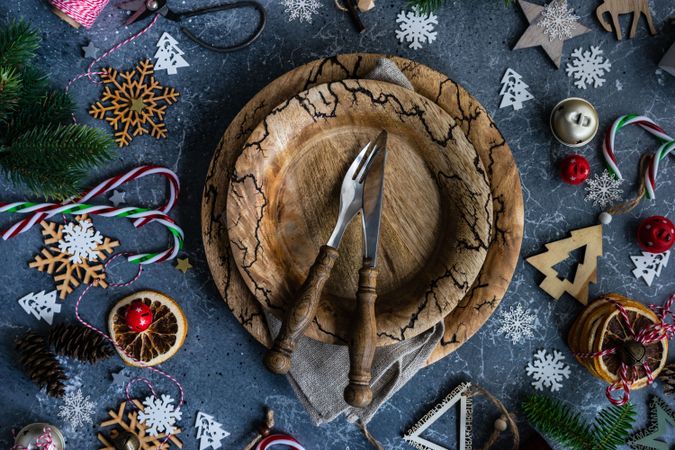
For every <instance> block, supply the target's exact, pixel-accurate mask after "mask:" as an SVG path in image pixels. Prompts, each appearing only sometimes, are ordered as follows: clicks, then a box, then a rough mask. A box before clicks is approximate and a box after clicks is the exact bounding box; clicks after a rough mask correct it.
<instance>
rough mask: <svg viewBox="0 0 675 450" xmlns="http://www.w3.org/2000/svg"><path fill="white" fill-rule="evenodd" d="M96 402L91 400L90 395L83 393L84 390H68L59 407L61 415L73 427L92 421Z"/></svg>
mask: <svg viewBox="0 0 675 450" xmlns="http://www.w3.org/2000/svg"><path fill="white" fill-rule="evenodd" d="M95 406H96V405H95V404H94V402H90V401H89V396H88V395H87V396H86V397H85V396H84V395H82V390H81V389H78V390H76V391H71V392H66V395H65V397H64V398H63V405H62V406H61V407H60V408H59V417H61V418H62V419H63V420H65V421H66V422H68V424H70V426H71V427H73V428H79V427H80V426H81V425H84V424H87V423H92V422H93V420H92V415H93V414H94V407H95Z"/></svg>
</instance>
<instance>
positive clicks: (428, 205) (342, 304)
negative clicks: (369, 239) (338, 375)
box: [227, 80, 492, 345]
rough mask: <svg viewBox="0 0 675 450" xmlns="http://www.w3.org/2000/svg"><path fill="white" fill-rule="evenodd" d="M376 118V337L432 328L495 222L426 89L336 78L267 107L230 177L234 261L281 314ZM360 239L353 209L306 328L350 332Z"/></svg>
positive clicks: (314, 332)
mask: <svg viewBox="0 0 675 450" xmlns="http://www.w3.org/2000/svg"><path fill="white" fill-rule="evenodd" d="M383 129H385V130H387V132H388V138H387V147H388V150H389V151H388V158H387V165H386V169H385V180H386V182H385V187H384V208H383V211H382V226H381V238H380V246H379V249H378V255H379V257H378V262H379V264H378V269H379V276H378V282H377V285H378V301H377V303H376V319H377V334H378V337H379V339H378V340H379V342H380V344H382V345H384V344H389V343H391V342H396V341H402V340H404V339H407V338H410V337H413V336H415V335H417V334H419V333H421V332H423V331H425V330H427V329H429V328H430V327H432V326H433V325H434V324H436V323H438V321H439V320H442V319H443V317H444V316H445V315H446V314H447V313H448V312H450V311H452V309H454V307H455V306H456V305H457V303H458V302H459V300H461V299H462V298H463V297H464V295H465V294H466V292H467V291H468V290H469V289H470V288H471V285H472V284H473V281H474V280H475V278H476V276H477V275H478V272H479V270H480V269H481V267H482V265H483V261H484V260H485V255H486V253H487V249H488V245H489V242H490V235H491V224H492V207H491V205H492V198H491V195H490V187H489V185H488V182H489V181H488V179H487V177H486V175H485V170H484V168H483V164H482V162H481V160H480V158H479V157H478V155H477V154H476V151H475V149H474V148H473V146H472V145H471V144H470V143H469V141H468V140H467V139H466V136H465V135H464V132H463V131H462V130H461V129H460V128H459V127H458V126H457V125H456V123H455V121H454V119H452V117H450V116H449V115H448V114H447V113H446V112H445V111H443V109H441V108H440V107H438V106H437V105H436V104H435V103H434V102H432V101H431V100H428V99H426V98H424V97H422V96H420V95H418V94H416V93H415V92H413V91H410V90H408V89H404V88H402V87H399V86H394V85H391V84H389V83H383V82H379V81H373V80H344V81H338V82H334V83H328V84H323V85H319V86H316V87H313V88H311V89H309V90H307V91H304V92H301V93H299V94H297V95H295V96H294V97H291V98H290V99H289V100H287V101H286V102H284V103H282V104H281V105H279V106H278V107H276V108H274V110H272V112H271V113H270V114H269V115H268V116H267V117H266V118H265V119H263V121H262V122H261V123H260V124H259V125H258V126H257V127H256V128H255V129H254V130H253V132H252V133H251V135H250V137H249V139H248V141H247V142H246V143H245V144H244V146H243V151H242V154H241V156H240V157H239V159H238V160H237V162H236V164H235V168H234V172H233V176H232V178H231V180H230V190H229V198H228V200H227V219H228V230H229V239H230V243H231V250H232V254H233V256H234V261H235V264H236V265H237V267H238V269H239V272H240V274H241V275H242V277H243V279H244V282H245V283H246V284H247V285H248V287H249V290H250V291H251V292H253V294H254V295H255V296H256V298H257V299H258V301H259V302H260V303H261V304H262V305H263V306H264V307H266V308H268V309H269V310H270V311H271V312H272V313H273V314H275V315H276V316H277V317H278V318H279V319H283V318H284V315H285V314H284V311H286V310H287V309H288V308H289V307H290V305H291V304H293V303H294V302H295V301H296V300H297V297H296V295H297V293H298V292H299V289H300V286H301V285H302V283H303V282H304V280H305V278H306V277H307V273H308V271H309V268H310V265H311V263H312V262H313V261H314V259H315V257H316V253H317V252H318V249H319V248H320V247H321V245H323V244H324V243H325V242H326V240H327V239H328V236H330V234H331V231H332V229H333V227H334V226H335V223H336V220H337V213H338V209H339V196H340V186H341V181H342V177H343V176H344V174H345V172H346V171H347V168H348V167H349V165H350V164H351V162H352V160H353V158H354V156H355V155H356V153H358V151H359V150H360V149H361V148H363V147H364V146H365V144H366V143H367V142H368V141H369V140H372V139H374V137H375V136H377V135H378V134H379V132H380V131H381V130H383ZM362 240H363V239H362V232H361V224H360V220H359V219H356V220H354V221H352V223H351V224H350V225H349V226H348V227H347V230H346V232H345V235H344V238H343V240H342V244H341V245H340V248H339V251H340V257H339V258H338V260H337V262H336V263H335V267H334V268H333V270H332V273H331V276H330V278H329V279H328V281H327V283H326V285H325V287H324V289H323V291H322V295H321V297H320V302H319V305H318V309H317V311H316V322H315V324H314V325H310V330H309V331H308V333H309V334H310V335H311V336H317V337H319V336H320V334H319V333H324V334H325V333H326V332H327V333H329V334H330V335H331V336H336V343H341V342H347V341H348V340H349V336H350V333H351V324H352V322H353V318H354V310H355V296H356V291H357V290H358V273H359V268H360V267H361V265H362V258H363V250H362V248H363V244H362ZM316 323H319V324H321V329H322V330H324V331H323V332H321V331H319V330H318V329H317V327H316Z"/></svg>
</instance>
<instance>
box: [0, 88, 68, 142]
mask: <svg viewBox="0 0 675 450" xmlns="http://www.w3.org/2000/svg"><path fill="white" fill-rule="evenodd" d="M21 100H22V101H21V102H20V103H19V109H18V111H16V113H15V114H13V115H12V116H11V118H10V120H8V121H7V124H6V126H5V127H2V126H0V142H5V143H8V142H12V141H13V140H14V139H16V138H18V137H19V136H21V135H22V134H24V133H26V132H27V131H29V130H31V129H33V128H38V127H46V126H49V125H59V124H65V123H68V122H71V121H72V113H73V109H74V106H75V105H74V104H73V101H72V99H71V98H70V96H69V95H68V94H67V93H66V92H64V91H47V92H46V93H43V94H42V95H41V96H40V97H37V98H35V99H31V100H32V102H28V101H26V99H25V98H22V99H21Z"/></svg>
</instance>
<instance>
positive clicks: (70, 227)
mask: <svg viewBox="0 0 675 450" xmlns="http://www.w3.org/2000/svg"><path fill="white" fill-rule="evenodd" d="M102 243H103V236H102V235H101V233H99V232H98V231H96V230H95V229H94V225H92V223H91V221H89V220H81V221H79V222H77V223H76V222H69V223H68V224H66V225H65V226H64V227H63V237H62V238H61V240H60V241H59V250H60V251H61V252H62V253H65V254H66V255H70V262H72V263H73V264H82V263H83V262H84V261H85V260H86V261H96V260H97V259H98V251H97V250H96V249H97V247H98V246H99V245H100V244H102Z"/></svg>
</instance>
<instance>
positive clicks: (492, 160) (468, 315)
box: [202, 53, 523, 364]
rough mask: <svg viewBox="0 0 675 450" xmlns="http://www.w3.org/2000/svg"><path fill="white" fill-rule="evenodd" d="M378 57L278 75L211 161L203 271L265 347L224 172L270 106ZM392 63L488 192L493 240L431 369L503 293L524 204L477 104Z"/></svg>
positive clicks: (498, 139) (329, 61) (356, 72)
mask: <svg viewBox="0 0 675 450" xmlns="http://www.w3.org/2000/svg"><path fill="white" fill-rule="evenodd" d="M380 57H382V55H376V54H363V53H360V54H348V55H340V56H336V57H332V58H325V59H318V60H315V61H312V62H309V63H307V64H305V65H303V66H300V67H297V68H295V69H293V70H291V71H290V72H288V73H286V74H284V75H282V76H281V77H279V78H277V79H276V80H274V81H272V82H271V83H270V84H268V85H267V86H266V87H265V88H263V89H262V90H261V91H260V92H258V93H257V94H256V95H255V96H254V97H253V98H252V99H251V100H250V101H249V102H248V103H247V104H246V105H245V106H244V108H243V109H242V110H241V111H240V112H239V114H237V116H236V117H235V118H234V120H233V121H232V122H231V123H230V125H229V126H228V128H227V130H226V131H225V134H224V135H223V138H222V139H221V141H220V144H219V145H218V147H217V148H216V150H215V153H214V155H213V159H212V161H211V167H210V168H209V172H208V175H207V179H206V184H205V186H204V194H203V198H202V238H203V241H204V248H205V250H206V256H207V259H208V262H209V267H210V269H211V274H212V275H213V279H214V281H215V283H216V286H217V287H218V289H219V290H220V293H221V295H222V296H223V299H224V300H225V302H226V303H227V305H228V307H229V308H230V310H231V311H232V314H234V316H235V317H236V318H237V320H238V321H239V322H240V323H241V324H242V325H243V326H244V328H245V329H246V330H247V331H248V332H249V333H251V335H252V336H253V337H254V338H255V339H256V340H258V341H259V342H260V343H262V344H263V345H265V346H267V347H269V346H270V345H271V337H270V334H269V330H268V328H267V324H266V322H265V319H264V317H263V314H262V307H261V306H260V304H259V303H258V302H257V300H256V299H255V297H253V295H252V294H251V293H250V291H249V290H248V287H247V286H246V283H244V280H243V279H242V277H241V276H240V275H239V272H238V271H237V269H236V266H235V264H234V261H233V258H232V256H231V254H230V240H229V237H228V233H227V223H226V207H227V193H228V186H229V179H230V175H231V170H232V168H233V167H234V163H235V161H236V159H237V157H238V156H239V153H240V152H241V148H242V146H243V144H244V142H246V140H247V139H248V137H249V135H250V133H251V131H252V130H253V128H254V127H255V126H256V125H258V123H260V121H261V120H262V119H263V118H265V116H267V115H268V114H269V113H270V112H271V111H272V109H273V108H274V107H275V106H276V105H278V104H280V103H281V102H283V101H284V100H286V99H288V98H289V97H292V96H294V95H296V94H297V93H299V92H301V91H303V90H305V89H307V88H309V87H311V86H314V85H317V84H322V83H326V82H330V81H338V80H343V79H347V78H359V77H363V76H364V75H365V74H367V73H368V72H369V71H371V70H372V69H373V67H374V66H375V63H376V61H377V59H378V58H380ZM391 59H392V60H393V61H394V62H396V64H397V65H398V66H399V68H400V69H401V70H402V71H403V73H405V75H406V76H407V77H408V79H409V80H410V81H411V82H412V84H413V86H414V87H415V91H416V92H417V93H418V94H421V95H423V96H425V97H426V98H428V99H430V100H433V101H434V102H435V103H436V104H438V105H439V106H440V107H441V108H443V109H444V110H445V111H446V112H447V113H449V114H450V115H451V116H452V117H453V118H454V119H455V121H456V122H457V123H458V124H459V126H460V127H461V128H462V130H463V131H464V132H465V134H466V135H467V138H468V139H469V141H470V142H471V143H472V144H473V146H474V148H475V149H476V151H477V152H478V155H479V156H480V158H481V160H482V161H483V165H484V166H485V169H486V171H487V173H488V177H489V179H490V186H491V190H492V199H493V211H494V217H493V232H494V237H493V239H492V241H491V243H490V247H489V250H488V254H487V257H486V259H485V262H484V264H483V268H482V269H481V271H480V273H479V275H478V278H477V279H476V281H475V282H474V284H473V286H472V288H471V290H470V291H469V293H468V294H467V295H466V296H465V297H464V299H463V300H462V301H461V302H460V303H459V304H458V305H457V307H456V308H455V309H454V310H453V311H452V312H451V313H450V314H449V315H448V316H446V318H445V320H444V322H445V336H444V337H443V339H442V340H441V342H440V343H439V345H438V346H437V348H436V350H435V351H434V352H433V354H432V355H431V357H430V359H429V363H430V364H431V363H433V362H435V361H438V360H439V359H441V358H443V357H444V356H446V355H448V354H450V353H452V352H453V351H454V350H456V349H457V348H459V347H460V346H461V345H462V344H463V343H465V342H466V341H467V340H468V339H469V338H470V337H471V336H473V334H474V333H475V332H476V331H477V330H478V329H479V328H480V327H481V326H482V325H483V323H485V321H486V320H487V319H488V318H489V317H490V315H491V314H492V312H493V311H494V310H495V308H497V306H498V305H499V302H500V301H501V299H502V298H503V296H504V294H505V293H506V290H507V288H508V286H509V283H510V281H511V277H512V276H513V272H514V270H515V267H516V263H517V260H518V255H519V252H520V244H521V241H522V237H523V198H522V191H521V186H520V179H519V177H518V168H517V167H516V164H515V161H514V160H513V157H512V155H511V151H510V149H509V147H508V145H507V144H506V142H505V141H504V138H503V137H502V135H501V133H500V132H499V130H498V129H497V127H496V125H495V124H494V123H493V122H492V120H491V119H490V117H489V115H488V114H487V112H486V111H485V109H484V108H483V107H482V106H481V104H480V103H479V102H478V101H477V100H476V99H475V98H474V97H472V96H471V95H470V94H469V93H468V92H467V91H466V90H464V88H462V87H461V86H460V85H458V84H457V83H455V82H454V81H452V80H451V79H449V78H448V77H447V76H445V75H443V74H442V73H440V72H437V71H435V70H433V69H431V68H429V67H427V66H425V65H422V64H418V63H415V62H414V61H411V60H408V59H405V58H399V57H391ZM321 340H324V341H325V340H328V339H327V338H325V339H324V338H322V339H321Z"/></svg>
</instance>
